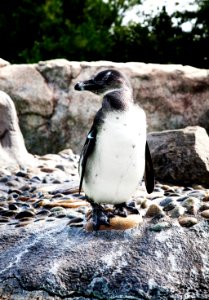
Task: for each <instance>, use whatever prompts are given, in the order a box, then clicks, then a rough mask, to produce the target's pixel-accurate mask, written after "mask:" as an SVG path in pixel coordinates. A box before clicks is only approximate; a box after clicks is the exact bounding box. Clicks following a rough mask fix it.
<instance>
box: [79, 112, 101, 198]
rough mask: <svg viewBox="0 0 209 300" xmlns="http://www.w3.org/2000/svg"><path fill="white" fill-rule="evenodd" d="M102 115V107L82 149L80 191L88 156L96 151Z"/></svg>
mask: <svg viewBox="0 0 209 300" xmlns="http://www.w3.org/2000/svg"><path fill="white" fill-rule="evenodd" d="M101 117H102V110H101V109H100V110H99V111H98V112H97V114H96V116H95V118H94V122H93V125H92V127H91V129H90V131H89V133H88V135H87V138H86V141H85V144H84V146H83V149H82V151H81V155H80V160H79V169H78V171H79V174H80V184H79V193H80V192H81V189H82V184H83V178H84V175H85V171H86V166H87V161H88V158H89V156H90V155H91V154H92V152H93V151H94V147H95V144H96V136H97V128H98V126H99V125H100V122H101V120H100V119H101Z"/></svg>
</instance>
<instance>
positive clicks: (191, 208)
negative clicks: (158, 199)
mask: <svg viewBox="0 0 209 300" xmlns="http://www.w3.org/2000/svg"><path fill="white" fill-rule="evenodd" d="M182 206H183V207H185V208H186V212H187V213H189V214H192V215H195V214H196V213H197V210H198V208H199V207H200V200H199V199H198V198H195V197H188V198H187V199H186V200H184V201H183V203H182Z"/></svg>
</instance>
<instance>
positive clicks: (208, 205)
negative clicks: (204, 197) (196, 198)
mask: <svg viewBox="0 0 209 300" xmlns="http://www.w3.org/2000/svg"><path fill="white" fill-rule="evenodd" d="M207 209H209V203H207V202H206V203H203V204H202V205H201V206H200V208H199V211H203V210H207Z"/></svg>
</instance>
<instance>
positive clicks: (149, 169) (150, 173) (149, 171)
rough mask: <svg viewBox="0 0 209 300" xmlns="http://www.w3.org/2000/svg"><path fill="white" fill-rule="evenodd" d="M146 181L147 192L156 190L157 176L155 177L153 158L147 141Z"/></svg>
mask: <svg viewBox="0 0 209 300" xmlns="http://www.w3.org/2000/svg"><path fill="white" fill-rule="evenodd" d="M144 181H145V186H146V189H147V193H148V194H151V193H152V192H153V190H154V185H155V177H154V169H153V164H152V158H151V154H150V150H149V146H148V143H147V142H146V146H145V173H144Z"/></svg>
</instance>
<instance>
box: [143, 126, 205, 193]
mask: <svg viewBox="0 0 209 300" xmlns="http://www.w3.org/2000/svg"><path fill="white" fill-rule="evenodd" d="M148 143H149V146H150V150H151V155H152V160H153V164H154V170H155V176H156V179H158V180H160V181H164V182H169V183H172V184H180V185H192V184H202V185H205V186H208V187H209V136H208V135H207V133H206V131H205V129H204V128H201V127H198V126H196V127H195V126H194V127H186V128H185V129H178V130H167V131H162V132H154V133H150V134H149V135H148Z"/></svg>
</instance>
